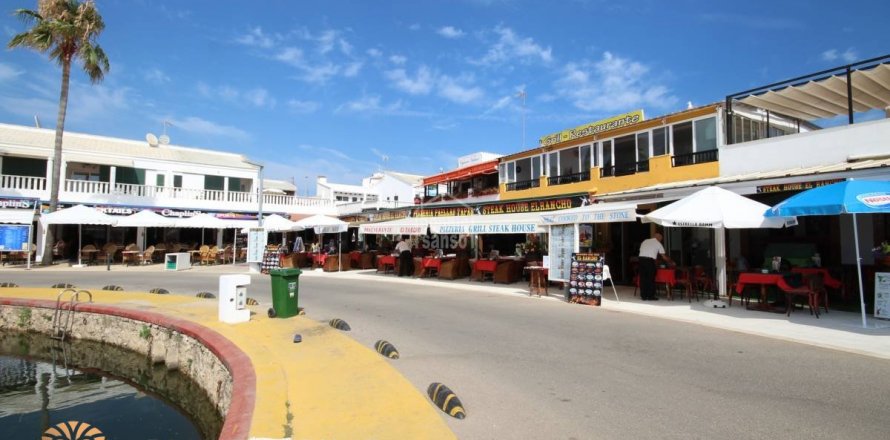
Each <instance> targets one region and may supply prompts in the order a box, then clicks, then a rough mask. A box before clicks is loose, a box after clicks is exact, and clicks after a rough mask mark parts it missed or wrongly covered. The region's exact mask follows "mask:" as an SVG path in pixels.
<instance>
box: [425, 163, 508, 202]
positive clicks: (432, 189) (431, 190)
mask: <svg viewBox="0 0 890 440" xmlns="http://www.w3.org/2000/svg"><path fill="white" fill-rule="evenodd" d="M503 167H504V164H501V168H503ZM437 195H439V186H438V185H427V186H426V196H427V197H436V196H437Z"/></svg>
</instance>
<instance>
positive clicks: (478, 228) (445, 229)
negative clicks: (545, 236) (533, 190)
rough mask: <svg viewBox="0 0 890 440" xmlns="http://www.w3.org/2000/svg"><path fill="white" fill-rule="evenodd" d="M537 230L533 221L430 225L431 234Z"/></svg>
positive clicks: (499, 232)
mask: <svg viewBox="0 0 890 440" xmlns="http://www.w3.org/2000/svg"><path fill="white" fill-rule="evenodd" d="M537 231H538V225H537V223H534V222H519V223H467V224H459V223H454V224H443V225H436V224H433V225H430V232H432V233H433V234H534V233H535V232H537Z"/></svg>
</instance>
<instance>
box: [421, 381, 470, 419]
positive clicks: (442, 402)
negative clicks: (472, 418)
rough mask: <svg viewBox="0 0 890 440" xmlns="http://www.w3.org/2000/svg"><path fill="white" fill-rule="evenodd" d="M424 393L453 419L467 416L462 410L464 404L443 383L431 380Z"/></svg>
mask: <svg viewBox="0 0 890 440" xmlns="http://www.w3.org/2000/svg"><path fill="white" fill-rule="evenodd" d="M426 393H427V394H429V396H430V400H432V401H433V404H435V405H436V406H437V407H438V408H439V409H441V410H442V411H444V412H445V414H448V415H449V416H451V417H454V418H455V419H463V418H465V417H466V416H467V413H466V411H464V405H463V404H462V403H460V399H458V398H457V395H456V394H454V391H451V389H450V388H448V387H447V386H445V384H441V383H439V382H433V383H431V384H430V387H429V388H427V390H426Z"/></svg>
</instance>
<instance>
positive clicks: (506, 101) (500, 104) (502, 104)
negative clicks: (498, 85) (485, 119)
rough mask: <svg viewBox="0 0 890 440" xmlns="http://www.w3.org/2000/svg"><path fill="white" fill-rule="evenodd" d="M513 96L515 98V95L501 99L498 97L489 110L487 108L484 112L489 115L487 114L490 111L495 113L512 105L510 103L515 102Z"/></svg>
mask: <svg viewBox="0 0 890 440" xmlns="http://www.w3.org/2000/svg"><path fill="white" fill-rule="evenodd" d="M513 98H514V97H513V96H510V95H507V96H503V97H501V99H498V100H497V101H496V102H495V103H494V104H492V105H491V107H489V108H488V110H486V111H485V113H483V114H486V115H487V114H490V113H494V112H496V111H498V110H500V109H503V108H506V107H508V106H509V105H510V103H511V102H513Z"/></svg>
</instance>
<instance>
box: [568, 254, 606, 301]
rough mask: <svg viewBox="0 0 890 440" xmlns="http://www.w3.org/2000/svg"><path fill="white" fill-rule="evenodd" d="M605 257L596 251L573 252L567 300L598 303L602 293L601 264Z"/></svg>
mask: <svg viewBox="0 0 890 440" xmlns="http://www.w3.org/2000/svg"><path fill="white" fill-rule="evenodd" d="M604 260H605V258H604V257H603V255H602V254H597V253H573V254H572V268H571V272H570V273H569V283H568V284H567V285H566V298H568V299H569V302H573V303H582V304H593V305H599V304H600V297H601V296H602V294H603V264H604V263H605V261H604Z"/></svg>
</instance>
